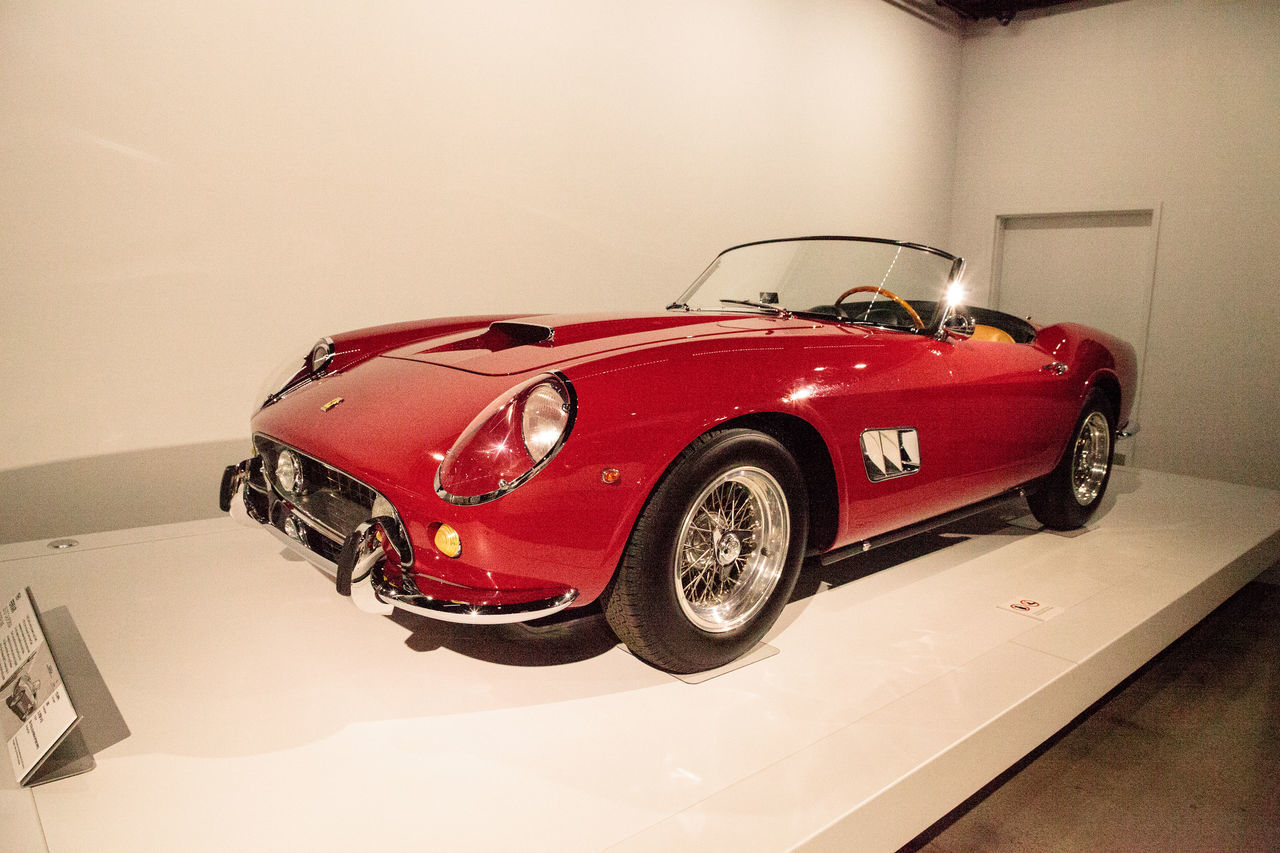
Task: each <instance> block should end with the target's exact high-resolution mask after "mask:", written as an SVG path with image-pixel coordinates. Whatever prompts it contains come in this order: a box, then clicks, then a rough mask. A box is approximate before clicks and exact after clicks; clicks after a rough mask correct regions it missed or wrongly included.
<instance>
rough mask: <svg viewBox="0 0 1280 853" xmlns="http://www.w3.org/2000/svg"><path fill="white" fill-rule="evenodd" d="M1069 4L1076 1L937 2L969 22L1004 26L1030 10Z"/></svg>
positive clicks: (993, 0)
mask: <svg viewBox="0 0 1280 853" xmlns="http://www.w3.org/2000/svg"><path fill="white" fill-rule="evenodd" d="M1069 2H1075V0H937V4H938V5H939V6H942V7H945V8H947V9H950V10H951V11H952V12H955V13H956V14H957V15H959V16H960V17H961V18H964V19H965V20H967V21H981V20H983V19H985V18H995V19H996V20H997V21H999V22H1000V23H1002V24H1008V23H1009V22H1010V21H1012V20H1013V17H1014V15H1016V14H1018V13H1019V12H1025V11H1027V10H1028V9H1046V8H1048V7H1050V6H1063V5H1066V4H1067V3H1069Z"/></svg>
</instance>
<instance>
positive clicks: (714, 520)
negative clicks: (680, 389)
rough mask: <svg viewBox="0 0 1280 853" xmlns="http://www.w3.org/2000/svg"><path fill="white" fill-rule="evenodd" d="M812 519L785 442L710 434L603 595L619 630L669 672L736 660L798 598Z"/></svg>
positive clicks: (649, 515)
mask: <svg viewBox="0 0 1280 853" xmlns="http://www.w3.org/2000/svg"><path fill="white" fill-rule="evenodd" d="M779 498H780V499H779ZM808 520H809V507H808V493H807V491H806V489H805V484H804V478H803V475H802V474H801V473H800V468H799V466H798V465H797V464H796V461H795V459H794V458H793V457H792V456H791V454H790V453H789V452H788V451H787V449H786V448H785V447H783V445H782V444H781V442H779V441H778V440H777V439H775V438H773V437H772V436H768V435H765V434H764V433H761V432H757V431H755V430H750V429H740V428H735V429H723V430H717V431H715V432H710V433H707V434H706V435H703V436H701V437H700V438H698V439H697V440H696V441H695V442H693V444H691V445H689V447H687V448H686V449H685V450H684V451H683V452H682V453H681V454H680V456H678V457H677V458H676V460H675V462H673V463H672V465H671V467H670V468H669V469H668V471H667V473H666V474H665V475H664V476H663V478H662V480H661V481H660V482H659V484H658V486H657V488H655V489H654V491H653V494H651V495H650V496H649V500H648V502H647V503H646V504H645V507H644V509H643V510H641V512H640V517H639V518H638V519H637V521H636V525H635V528H634V529H633V530H632V531H631V538H630V540H628V542H627V547H626V549H625V551H624V552H623V555H622V560H621V562H620V563H619V566H618V571H617V574H616V575H615V576H614V579H613V581H612V582H611V583H610V585H609V588H608V589H606V590H605V593H604V596H603V604H604V612H605V616H606V618H607V619H608V621H609V625H610V627H612V628H613V631H614V633H616V634H617V635H618V638H619V639H621V640H622V641H623V642H624V643H626V644H627V647H628V648H630V649H631V651H632V652H633V653H634V654H635V655H636V656H637V657H639V658H641V659H642V660H645V661H647V662H648V663H650V664H652V665H653V666H656V667H658V668H660V669H665V670H667V671H669V672H676V673H689V672H701V671H703V670H707V669H713V668H715V667H718V666H723V665H724V664H727V663H729V662H730V661H733V660H734V659H736V658H738V657H740V656H742V655H743V654H745V653H746V652H748V651H750V650H751V649H752V648H753V647H754V646H755V645H756V643H758V642H759V641H760V638H761V637H763V636H764V634H765V632H766V631H768V630H769V628H770V627H771V626H772V625H773V623H774V622H776V621H777V619H778V616H779V614H781V612H782V608H783V606H784V605H785V604H786V603H787V600H788V599H789V598H790V597H791V591H792V589H793V588H794V587H795V583H796V578H797V576H798V575H799V573H800V564H801V562H802V561H803V560H804V552H805V543H806V541H807V539H808V528H809V523H808ZM734 525H737V526H736V527H735V526H734ZM784 527H785V529H783V528H784ZM771 543H772V544H771ZM782 547H785V549H786V550H785V552H781V553H780V549H781V548H782ZM695 553H697V554H698V556H697V558H696V559H692V557H693V555H694V554H695Z"/></svg>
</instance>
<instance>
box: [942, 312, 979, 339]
mask: <svg viewBox="0 0 1280 853" xmlns="http://www.w3.org/2000/svg"><path fill="white" fill-rule="evenodd" d="M973 326H974V323H973V318H972V317H970V316H969V315H967V314H961V313H960V312H959V311H952V312H951V313H950V314H949V315H947V319H945V320H943V321H942V328H944V329H946V330H947V331H948V332H955V333H956V334H958V335H964V336H965V337H968V336H970V335H972V334H973Z"/></svg>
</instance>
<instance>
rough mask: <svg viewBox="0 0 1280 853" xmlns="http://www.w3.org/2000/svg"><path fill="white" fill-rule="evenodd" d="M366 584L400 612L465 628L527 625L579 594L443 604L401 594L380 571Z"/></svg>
mask: <svg viewBox="0 0 1280 853" xmlns="http://www.w3.org/2000/svg"><path fill="white" fill-rule="evenodd" d="M369 581H370V583H371V584H372V585H373V591H374V594H376V595H377V597H378V598H379V599H380V600H381V601H385V602H386V603H388V604H392V605H395V606H396V607H398V608H400V609H401V610H408V611H409V612H410V613H417V614H418V615H419V616H426V617H428V618H430V619H438V620H440V621H442V622H459V623H463V624H468V625H502V624H506V623H510V622H528V621H530V620H531V619H539V618H541V617H543V616H550V615H551V614H553V613H559V612H560V611H561V610H564V609H565V608H566V607H568V606H569V605H570V604H572V603H573V601H574V599H575V598H577V597H578V591H577V590H576V589H571V590H569V591H567V592H565V593H564V594H563V595H559V596H556V597H554V598H543V599H538V600H536V601H526V602H521V603H520V604H490V605H475V604H466V603H463V602H458V601H442V600H441V599H438V598H431V597H430V596H426V595H421V594H418V595H413V594H411V593H407V592H403V591H401V590H398V589H396V588H395V587H393V586H392V585H391V584H389V583H388V582H387V580H386V578H385V577H384V576H383V574H382V569H381V568H375V569H374V570H373V573H372V574H371V575H370V577H369Z"/></svg>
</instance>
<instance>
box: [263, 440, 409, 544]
mask: <svg viewBox="0 0 1280 853" xmlns="http://www.w3.org/2000/svg"><path fill="white" fill-rule="evenodd" d="M253 443H254V447H255V448H256V449H257V451H258V455H259V456H261V457H262V473H263V476H264V477H265V478H266V481H267V482H268V483H269V484H270V486H271V488H270V490H269V491H270V495H271V508H270V515H269V517H270V519H271V523H272V524H274V525H275V526H276V527H282V526H283V524H284V519H285V518H286V517H288V515H290V514H292V515H294V517H295V521H296V520H297V518H298V517H299V516H301V518H302V520H303V521H305V522H306V527H307V531H306V540H307V541H306V544H307V547H308V548H310V549H311V550H312V551H315V552H316V553H318V554H320V555H321V556H323V557H325V558H326V559H329V560H332V561H336V560H337V558H338V552H339V551H341V550H342V543H343V542H345V541H346V538H347V537H348V536H350V535H351V533H352V531H354V530H355V529H356V527H358V526H359V525H360V523H361V522H364V521H367V520H368V519H369V518H371V517H373V514H374V513H373V506H374V503H375V502H376V501H377V499H378V497H379V494H378V493H377V492H376V491H374V490H373V489H372V488H370V487H369V486H366V485H365V484H364V483H362V482H360V481H359V480H357V479H355V478H354V477H352V476H350V475H348V474H346V473H344V472H342V471H339V470H338V469H336V468H333V467H332V466H330V465H326V464H325V463H323V462H321V461H320V460H318V459H315V458H313V457H310V456H308V455H306V454H305V453H303V452H302V451H300V450H298V449H297V448H293V447H289V446H288V445H285V444H282V443H281V442H278V441H276V440H275V439H273V438H268V437H267V436H264V435H258V436H254V439H253ZM286 448H287V449H289V450H292V451H293V453H294V455H295V456H297V458H298V459H299V460H300V461H301V468H302V487H301V489H300V491H298V492H290V491H287V490H285V489H284V488H282V487H281V485H280V483H278V482H277V481H276V462H277V460H278V459H279V458H280V453H281V452H282V451H283V450H285V449H286ZM388 503H389V502H388ZM393 513H394V510H393ZM396 521H397V522H399V517H398V515H397V516H396Z"/></svg>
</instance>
